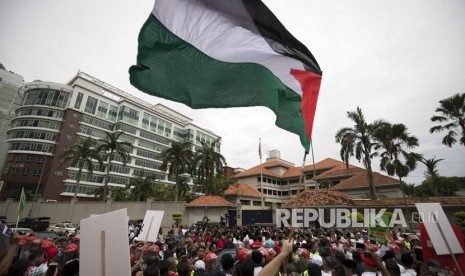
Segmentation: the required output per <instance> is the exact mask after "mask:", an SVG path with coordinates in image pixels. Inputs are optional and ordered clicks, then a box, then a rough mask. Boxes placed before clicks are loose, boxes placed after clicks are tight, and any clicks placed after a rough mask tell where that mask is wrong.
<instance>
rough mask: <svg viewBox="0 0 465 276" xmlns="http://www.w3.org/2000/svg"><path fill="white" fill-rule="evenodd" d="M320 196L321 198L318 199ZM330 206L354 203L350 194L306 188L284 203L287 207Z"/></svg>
mask: <svg viewBox="0 0 465 276" xmlns="http://www.w3.org/2000/svg"><path fill="white" fill-rule="evenodd" d="M318 197H319V200H318ZM318 202H319V205H320V206H325V205H326V206H328V205H344V206H347V205H352V203H353V201H352V197H350V196H349V195H346V194H343V193H340V192H335V191H328V190H326V189H320V190H318V192H317V191H316V190H305V191H303V192H301V193H300V194H298V195H296V196H294V197H293V198H291V199H290V200H288V201H287V202H285V203H284V204H283V206H285V207H305V206H316V205H318Z"/></svg>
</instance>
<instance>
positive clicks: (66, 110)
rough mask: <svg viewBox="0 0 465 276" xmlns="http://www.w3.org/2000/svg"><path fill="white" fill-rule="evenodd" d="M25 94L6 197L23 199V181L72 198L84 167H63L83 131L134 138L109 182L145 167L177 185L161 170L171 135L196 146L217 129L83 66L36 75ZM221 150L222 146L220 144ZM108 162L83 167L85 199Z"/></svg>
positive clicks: (36, 190)
mask: <svg viewBox="0 0 465 276" xmlns="http://www.w3.org/2000/svg"><path fill="white" fill-rule="evenodd" d="M21 93H23V101H22V104H21V107H20V108H18V109H17V110H16V115H15V118H14V119H13V120H12V128H11V129H10V130H9V131H8V142H9V144H10V148H9V151H8V158H7V162H6V165H5V166H4V169H3V174H2V180H3V181H4V185H3V189H2V190H1V191H0V198H18V197H19V193H20V190H21V188H22V187H24V188H25V191H26V193H27V194H28V196H29V198H30V199H33V198H34V197H35V195H36V194H39V196H41V197H42V198H43V199H44V200H69V199H70V198H71V196H73V195H74V191H75V188H76V175H77V172H78V169H77V168H75V167H65V166H63V165H62V164H61V163H62V160H60V159H61V158H60V156H61V154H62V153H63V152H64V150H65V149H66V148H67V147H69V146H70V145H72V144H73V143H75V142H76V139H77V137H78V136H81V137H89V136H91V137H93V138H95V139H101V138H105V136H106V133H105V132H117V131H122V132H123V134H122V135H121V136H120V140H122V141H127V142H130V143H131V144H132V145H134V147H133V149H132V152H131V154H130V155H131V160H130V162H129V163H127V164H126V165H125V166H124V165H123V163H122V162H121V161H122V160H119V159H118V158H116V157H115V158H114V159H113V161H112V162H111V172H110V177H109V186H110V187H124V186H126V185H127V184H128V183H129V180H130V178H131V177H132V176H133V175H135V174H137V173H138V172H140V171H144V173H145V175H148V176H151V177H153V178H154V179H158V181H159V182H161V183H167V184H174V180H173V179H171V178H169V177H168V175H167V173H166V172H164V171H161V170H160V166H161V163H162V161H161V156H160V154H161V152H162V151H163V150H165V149H167V148H169V147H170V146H171V142H172V141H188V142H191V143H192V150H193V151H195V150H196V149H197V148H198V147H200V146H201V144H200V142H207V143H211V142H213V141H214V140H216V139H217V138H219V136H218V135H216V134H215V133H213V132H211V131H209V130H207V129H204V128H201V127H199V126H197V125H195V124H193V121H192V119H190V118H188V117H186V116H184V115H182V114H180V113H178V112H176V111H174V110H172V109H170V108H168V107H166V106H164V105H161V104H150V103H147V102H145V101H143V100H141V99H138V98H136V97H134V96H132V95H130V94H128V93H126V92H124V91H122V90H120V89H118V88H116V87H113V86H111V85H109V84H107V83H105V82H103V81H101V80H98V79H97V78H95V77H93V76H90V75H88V74H86V73H83V72H78V74H77V75H76V76H75V77H74V78H72V80H71V81H69V83H68V84H66V85H64V84H59V83H51V82H42V81H36V82H31V83H27V84H25V85H24V86H23V87H22V88H21ZM216 150H217V151H218V152H219V151H220V146H219V145H218V147H217V148H216ZM104 174H105V173H104V171H103V169H102V170H100V171H98V170H97V171H96V170H95V169H94V171H93V173H92V174H91V173H89V172H88V171H87V170H86V169H84V170H83V173H82V176H81V181H80V183H79V188H78V196H79V197H80V198H81V199H84V198H90V197H93V195H92V194H93V193H94V192H95V190H96V189H97V188H99V187H101V186H102V185H103V178H104Z"/></svg>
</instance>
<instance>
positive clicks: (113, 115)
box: [108, 105, 118, 122]
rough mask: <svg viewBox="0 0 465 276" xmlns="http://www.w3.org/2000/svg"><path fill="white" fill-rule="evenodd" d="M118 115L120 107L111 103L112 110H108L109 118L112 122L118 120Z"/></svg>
mask: <svg viewBox="0 0 465 276" xmlns="http://www.w3.org/2000/svg"><path fill="white" fill-rule="evenodd" d="M117 117H118V107H116V106H114V105H110V110H109V111H108V120H110V121H112V122H116V118H117Z"/></svg>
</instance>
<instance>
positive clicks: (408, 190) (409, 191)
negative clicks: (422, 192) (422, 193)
mask: <svg viewBox="0 0 465 276" xmlns="http://www.w3.org/2000/svg"><path fill="white" fill-rule="evenodd" d="M400 185H401V186H402V187H401V188H402V191H403V192H404V194H405V195H406V196H408V197H412V196H415V190H416V189H415V188H416V187H415V184H406V183H405V182H402V184H400Z"/></svg>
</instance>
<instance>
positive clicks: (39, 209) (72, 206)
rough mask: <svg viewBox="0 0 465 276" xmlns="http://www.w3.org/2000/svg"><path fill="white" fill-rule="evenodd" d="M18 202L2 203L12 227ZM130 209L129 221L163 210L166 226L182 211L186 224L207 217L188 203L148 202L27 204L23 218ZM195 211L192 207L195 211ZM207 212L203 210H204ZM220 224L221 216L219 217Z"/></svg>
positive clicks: (69, 217)
mask: <svg viewBox="0 0 465 276" xmlns="http://www.w3.org/2000/svg"><path fill="white" fill-rule="evenodd" d="M18 204H19V203H18V202H17V201H13V200H6V201H2V202H0V216H6V217H7V223H8V224H15V223H16V220H17V216H18ZM123 208H126V209H127V212H128V216H129V219H131V220H136V219H143V218H144V216H145V212H146V210H162V211H165V215H164V216H163V220H162V227H171V225H172V224H173V222H174V221H173V219H172V217H171V214H173V213H175V212H180V213H182V214H184V215H183V221H182V224H188V225H190V224H192V223H195V222H197V221H198V220H202V219H203V217H204V216H205V215H204V214H203V213H202V214H200V213H199V214H197V215H196V214H189V213H188V212H187V213H186V211H188V210H186V208H185V202H172V201H170V202H163V201H156V202H155V201H151V200H147V201H146V202H112V201H108V202H89V201H85V202H84V201H82V202H79V201H78V202H76V203H74V202H37V203H36V204H32V202H27V203H26V206H25V208H24V211H23V215H22V217H25V216H31V217H50V218H51V223H58V222H63V221H71V222H74V223H77V222H79V221H80V220H81V219H83V218H88V217H89V216H90V215H91V214H103V213H107V212H111V211H116V210H119V209H123ZM191 209H192V208H191ZM202 210H203V209H202ZM208 215H209V217H210V216H211V217H210V220H211V221H215V220H214V219H213V218H214V215H213V214H210V213H209V214H208ZM218 221H219V215H218Z"/></svg>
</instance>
